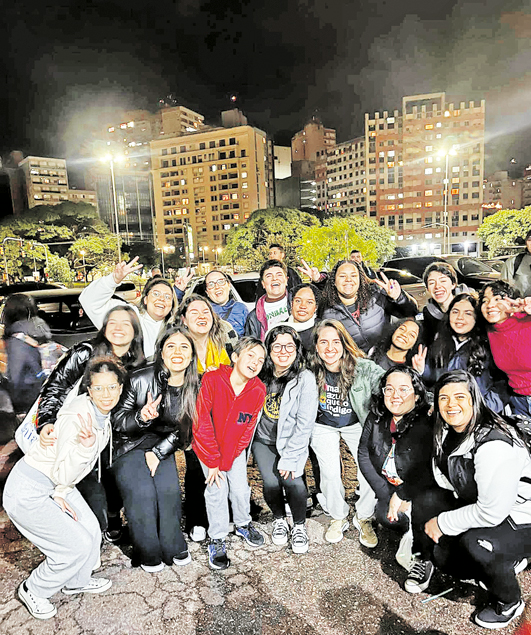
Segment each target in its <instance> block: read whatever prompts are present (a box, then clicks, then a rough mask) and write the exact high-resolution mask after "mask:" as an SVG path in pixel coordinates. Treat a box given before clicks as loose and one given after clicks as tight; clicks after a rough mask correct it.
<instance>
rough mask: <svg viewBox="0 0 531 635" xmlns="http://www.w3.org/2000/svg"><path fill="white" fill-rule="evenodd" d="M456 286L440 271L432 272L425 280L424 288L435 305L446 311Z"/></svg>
mask: <svg viewBox="0 0 531 635" xmlns="http://www.w3.org/2000/svg"><path fill="white" fill-rule="evenodd" d="M455 287H456V285H455V283H453V282H452V280H451V279H450V278H449V277H448V276H446V275H445V274H444V273H441V272H440V271H432V272H431V273H430V275H429V276H428V279H427V280H426V288H427V289H428V293H429V294H430V295H431V297H432V298H433V299H434V300H435V302H437V304H438V305H439V306H440V307H441V308H442V309H443V311H446V309H447V308H448V305H449V304H450V302H451V301H452V298H453V291H454V289H455Z"/></svg>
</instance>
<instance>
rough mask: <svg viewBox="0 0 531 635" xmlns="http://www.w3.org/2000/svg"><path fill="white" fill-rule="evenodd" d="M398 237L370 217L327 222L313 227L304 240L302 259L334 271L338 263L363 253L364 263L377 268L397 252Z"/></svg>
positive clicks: (302, 243)
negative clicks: (356, 250)
mask: <svg viewBox="0 0 531 635" xmlns="http://www.w3.org/2000/svg"><path fill="white" fill-rule="evenodd" d="M394 236H395V233H394V232H393V231H391V230H389V229H386V228H385V227H380V225H379V224H378V223H377V222H376V221H374V220H372V219H371V218H367V217H366V216H348V217H341V218H339V217H335V218H329V219H326V220H325V221H324V223H323V226H322V227H310V228H307V229H305V230H304V232H303V233H302V236H301V247H300V250H299V252H300V256H301V257H302V258H304V259H305V260H306V261H308V262H309V263H311V264H312V265H314V266H315V267H318V268H319V269H330V268H331V267H332V266H333V265H334V264H335V263H336V262H337V261H338V260H341V259H342V258H348V257H349V255H350V252H351V251H352V250H353V249H359V250H360V251H361V253H362V254H363V259H364V260H366V261H367V262H368V263H369V264H371V265H373V266H376V265H380V264H381V263H382V262H384V261H385V260H387V259H388V258H390V257H391V256H392V255H393V253H394V251H395V241H394V239H393V237H394Z"/></svg>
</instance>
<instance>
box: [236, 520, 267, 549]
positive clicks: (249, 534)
mask: <svg viewBox="0 0 531 635" xmlns="http://www.w3.org/2000/svg"><path fill="white" fill-rule="evenodd" d="M235 533H236V535H237V536H241V537H242V538H243V539H244V540H245V542H246V543H247V544H248V545H249V546H251V547H261V546H262V545H263V544H264V537H263V536H262V534H261V533H260V532H259V531H258V529H256V527H254V525H253V523H249V524H248V525H244V526H243V527H236V531H235Z"/></svg>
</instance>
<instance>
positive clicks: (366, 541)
mask: <svg viewBox="0 0 531 635" xmlns="http://www.w3.org/2000/svg"><path fill="white" fill-rule="evenodd" d="M352 524H353V525H354V527H356V529H357V530H358V531H359V532H360V535H359V540H360V543H361V544H362V545H363V546H364V547H368V548H369V549H374V547H376V545H377V544H378V536H377V535H376V533H375V531H374V527H373V526H372V521H371V520H370V519H369V518H358V514H354V516H353V517H352Z"/></svg>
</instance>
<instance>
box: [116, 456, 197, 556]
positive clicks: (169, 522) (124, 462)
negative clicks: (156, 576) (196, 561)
mask: <svg viewBox="0 0 531 635" xmlns="http://www.w3.org/2000/svg"><path fill="white" fill-rule="evenodd" d="M113 471H114V474H115V476H116V483H117V484H118V488H119V489H120V492H121V494H122V497H123V500H124V507H125V514H126V516H127V522H128V525H129V534H130V537H131V541H132V543H133V549H134V555H133V562H134V564H145V565H150V566H155V565H157V564H159V563H160V562H164V563H166V564H167V565H171V564H172V562H173V556H176V555H179V554H181V553H184V552H186V550H187V547H186V543H185V540H184V536H183V533H182V531H181V487H180V485H179V474H178V472H177V465H176V464H175V455H173V454H171V455H170V456H169V457H168V458H167V459H164V461H161V462H160V463H159V465H158V467H157V471H156V472H155V476H151V473H150V471H149V468H148V466H147V464H146V457H145V451H144V450H131V451H130V452H127V453H126V454H124V455H122V456H121V457H119V458H118V459H117V460H116V461H115V462H114V463H113Z"/></svg>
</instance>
